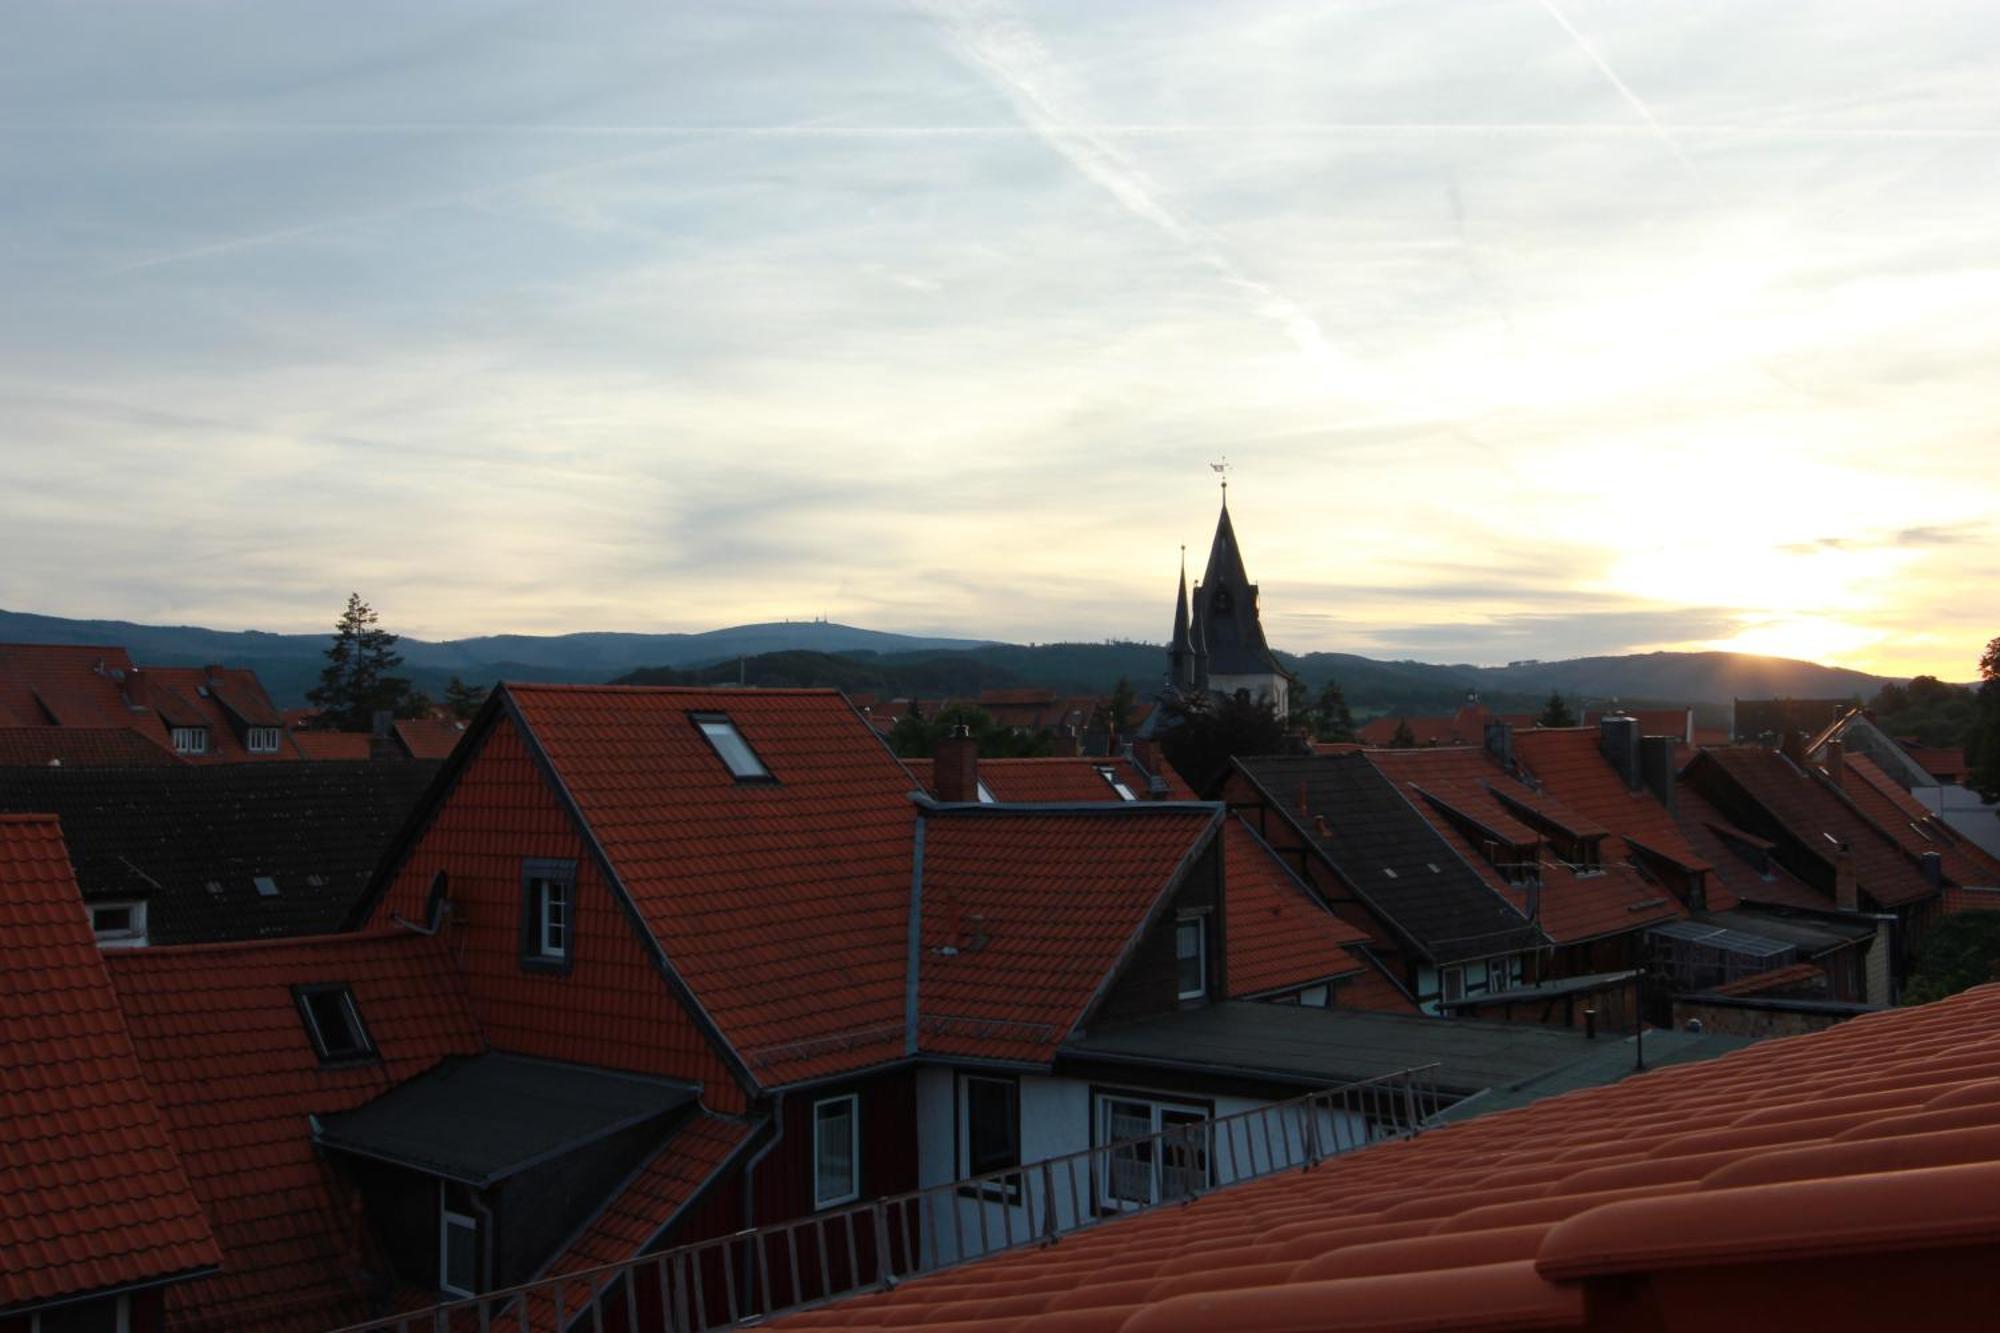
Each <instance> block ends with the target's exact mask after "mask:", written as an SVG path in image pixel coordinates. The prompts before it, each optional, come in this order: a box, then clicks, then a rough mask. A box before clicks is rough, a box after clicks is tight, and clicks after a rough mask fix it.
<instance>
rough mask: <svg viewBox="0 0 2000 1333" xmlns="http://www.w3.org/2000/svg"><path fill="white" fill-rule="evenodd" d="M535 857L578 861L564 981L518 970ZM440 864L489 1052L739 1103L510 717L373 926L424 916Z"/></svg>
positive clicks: (451, 923)
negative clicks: (618, 1072) (526, 868)
mask: <svg viewBox="0 0 2000 1333" xmlns="http://www.w3.org/2000/svg"><path fill="white" fill-rule="evenodd" d="M541 857H548V858H558V859H563V860H572V861H575V862H576V863H577V880H576V900H575V903H574V907H573V917H574V920H573V923H572V930H571V941H570V957H571V964H570V969H569V971H568V972H566V973H561V974H549V973H542V972H531V971H528V970H526V969H524V968H523V967H522V966H521V960H520V952H521V933H520V932H521V863H522V862H523V861H524V860H527V859H530V858H541ZM440 870H442V871H445V872H446V874H447V875H448V876H449V883H450V898H451V902H452V911H451V915H450V917H449V918H448V924H447V926H446V938H447V942H448V944H449V946H450V949H451V952H452V954H453V956H454V957H455V958H456V959H457V960H458V962H459V965H460V969H461V972H462V975H463V976H464V978H465V984H466V987H467V990H468V992H469V993H470V996H471V1000H472V1008H473V1013H474V1015H475V1016H476V1017H477V1018H478V1020H479V1024H480V1026H481V1028H482V1029H483V1030H484V1032H485V1034H486V1037H487V1040H488V1041H490V1042H491V1043H492V1044H493V1046H494V1047H495V1048H497V1049H500V1050H506V1051H514V1052H518V1053H520V1054H524V1055H534V1056H540V1057H543V1058H545V1059H551V1060H573V1061H577V1062H579V1063H583V1064H594V1065H605V1066H609V1067H612V1068H618V1069H629V1070H633V1071H635V1072H638V1073H646V1074H655V1075H660V1076H663V1077H670V1078H680V1079H688V1080H692V1081H694V1082H698V1083H701V1084H703V1085H704V1086H705V1091H704V1094H703V1098H702V1100H703V1102H704V1103H705V1104H706V1105H708V1106H710V1107H712V1108H714V1109H715V1110H718V1111H732V1112H734V1111H742V1110H743V1109H744V1108H745V1101H744V1097H743V1093H742V1089H741V1088H740V1086H739V1085H738V1084H737V1083H736V1081H735V1079H734V1078H733V1077H732V1075H731V1074H730V1072H729V1068H728V1066H727V1065H726V1064H725V1063H724V1062H723V1059H722V1057H721V1056H720V1054H719V1053H718V1052H717V1050H716V1048H715V1046H714V1045H713V1043H712V1042H711V1041H710V1039H709V1038H708V1037H707V1035H706V1034H705V1033H704V1032H703V1031H702V1029H701V1027H700V1026H699V1025H698V1024H697V1022H696V1020H695V1018H694V1016H693V1015H692V1014H691V1013H690V1012H689V1011H688V1009H687V1008H686V1007H685V1005H683V1004H682V1002H681V1001H680V1000H679V998H678V997H676V996H675V995H674V994H673V992H672V991H671V990H670V989H669V987H668V983H667V981H666V979H665V978H664V977H663V976H661V974H660V972H659V969H658V967H657V966H656V964H655V962H654V959H653V957H652V951H651V946H650V945H649V944H647V943H646V942H644V941H643V940H642V938H641V937H640V935H639V934H638V931H637V928H636V926H635V924H634V923H633V921H632V919H631V917H630V915H629V914H628V912H627V911H626V910H625V908H624V906H623V904H622V903H621V902H619V901H618V900H617V899H616V898H614V896H613V893H612V890H611V887H610V885H609V884H608V883H607V881H606V880H605V878H604V876H603V874H602V873H601V872H600V871H599V869H598V867H597V864H596V862H595V861H593V860H592V859H591V855H590V852H589V850H588V849H587V848H586V846H585V844H584V840H583V837H582V835H581V833H580V832H579V831H578V829H577V828H576V826H575V823H574V821H572V820H571V818H570V816H569V814H568V812H567V811H566V810H565V809H564V807H563V805H562V803H561V801H560V799H559V798H558V796H557V794H556V792H555V791H554V790H553V789H552V788H551V787H550V785H549V783H548V781H547V780H546V779H545V778H544V776H543V774H542V770H541V769H540V767H539V766H538V765H537V764H536V763H535V761H534V759H533V758H532V757H531V755H530V754H529V752H528V747H527V744H526V742H525V740H524V739H523V738H522V736H521V735H520V733H519V732H518V730H517V729H516V728H515V726H514V723H513V722H512V720H511V719H507V718H502V719H500V720H499V721H498V722H497V723H496V724H495V726H494V729H493V731H492V732H491V733H490V734H489V735H488V736H487V737H486V739H485V742H484V744H483V745H482V746H481V748H480V751H479V753H478V754H476V755H474V756H473V757H472V760H471V762H470V763H468V764H467V765H466V766H465V769H464V771H463V772H462V773H461V774H460V775H459V780H458V782H457V785H456V786H455V787H453V789H452V790H451V792H450V793H449V794H448V795H447V796H446V797H445V799H444V802H443V805H442V807H441V808H440V809H439V810H438V811H437V813H436V815H435V816H434V818H433V819H432V821H431V824H430V826H429V827H428V828H427V829H426V830H425V831H424V833H423V834H422V836H421V837H420V838H419V840H418V842H417V845H416V847H415V848H414V850H413V851H412V853H411V855H410V856H409V858H408V859H407V860H406V861H405V863H404V864H403V866H402V868H401V870H400V871H399V872H398V874H397V876H396V879H395V882H394V884H393V885H392V886H391V887H390V890H389V892H388V893H387V894H386V895H385V896H384V898H383V901H382V902H381V904H379V905H378V906H377V908H376V909H375V914H374V916H375V920H376V921H378V922H379V921H384V920H387V918H388V916H389V914H390V913H395V914H398V915H401V916H402V917H404V918H405V919H408V920H421V919H422V918H423V912H424V900H425V896H426V895H427V894H428V892H429V890H430V885H431V882H432V878H433V877H434V876H435V875H436V874H437V872H438V871H440Z"/></svg>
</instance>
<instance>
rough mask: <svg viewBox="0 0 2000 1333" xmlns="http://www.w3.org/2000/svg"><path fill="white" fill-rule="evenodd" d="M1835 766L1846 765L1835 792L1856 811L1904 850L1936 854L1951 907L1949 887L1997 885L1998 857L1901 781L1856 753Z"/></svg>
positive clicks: (1952, 896) (1999, 879)
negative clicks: (1945, 819)
mask: <svg viewBox="0 0 2000 1333" xmlns="http://www.w3.org/2000/svg"><path fill="white" fill-rule="evenodd" d="M1841 765H1842V767H1843V768H1844V769H1845V770H1847V771H1846V773H1845V774H1844V775H1843V777H1842V780H1841V783H1840V790H1841V793H1842V794H1843V795H1845V796H1846V797H1847V799H1848V800H1850V801H1852V802H1853V803H1854V804H1855V806H1856V808H1858V809H1859V810H1860V811H1861V813H1862V814H1864V815H1866V816H1868V818H1869V819H1871V820H1873V821H1874V823H1875V824H1876V826H1877V827H1879V828H1880V829H1882V831H1883V832H1885V833H1887V834H1888V835H1889V836H1890V837H1891V838H1893V839H1894V840H1895V841H1896V844H1897V845H1898V846H1900V847H1901V848H1902V849H1903V850H1904V851H1905V852H1908V853H1909V854H1910V855H1912V856H1921V855H1922V854H1923V853H1925V852H1936V853H1937V854H1938V857H1939V860H1940V862H1941V865H1940V868H1941V869H1942V870H1943V872H1944V876H1945V878H1946V879H1947V880H1948V881H1949V882H1950V887H1949V888H1947V891H1946V895H1945V897H1946V906H1947V907H1951V908H1953V910H1957V905H1956V903H1955V901H1954V900H1955V899H1956V898H1957V897H1958V896H1959V895H1955V894H1953V893H1952V892H1951V889H1952V888H1980V889H1992V888H2000V861H1995V860H1994V859H1993V857H1991V856H1989V855H1987V853H1986V851H1985V849H1983V848H1981V847H1980V846H1979V845H1978V844H1977V843H1974V842H1971V841H1968V840H1966V839H1965V838H1963V837H1961V836H1960V835H1959V834H1958V833H1957V832H1956V831H1955V830H1953V829H1952V828H1951V827H1950V826H1949V825H1948V824H1945V823H1944V822H1943V821H1942V820H1940V819H1939V818H1938V817H1937V816H1936V815H1933V814H1932V813H1931V812H1930V811H1929V810H1926V809H1925V808H1924V807H1923V804H1922V803H1921V802H1919V801H1918V800H1917V799H1916V798H1915V797H1914V796H1912V795H1910V793H1909V792H1907V791H1905V790H1904V789H1903V787H1902V784H1901V783H1899V782H1897V781H1896V780H1895V779H1894V778H1892V777H1890V776H1889V775H1888V774H1887V773H1884V772H1883V771H1882V768H1881V765H1879V764H1877V763H1876V762H1875V761H1874V760H1872V759H1870V758H1869V757H1868V756H1867V755H1865V754H1859V753H1857V754H1850V755H1846V756H1844V757H1843V759H1842V761H1841ZM1981 905H1982V906H1983V905H1985V904H1981Z"/></svg>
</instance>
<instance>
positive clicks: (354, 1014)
mask: <svg viewBox="0 0 2000 1333" xmlns="http://www.w3.org/2000/svg"><path fill="white" fill-rule="evenodd" d="M293 994H294V995H295V996H296V997H297V999H298V1002H299V1013H300V1015H301V1016H303V1017H304V1019H305V1023H306V1035H307V1036H309V1037H311V1038H312V1044H313V1049H314V1050H315V1051H317V1052H319V1058H320V1063H321V1064H333V1063H335V1062H338V1061H347V1060H361V1059H366V1058H367V1057H368V1056H371V1055H373V1054H374V1053H375V1044H374V1043H373V1042H371V1041H369V1040H368V1029H367V1028H365V1027H363V1026H362V1025H361V1011H360V1010H359V1009H357V1008H355V1006H354V992H353V990H351V989H350V988H349V987H348V986H347V985H345V984H344V983H341V982H334V983H331V984H328V985H323V986H300V987H298V988H297V989H296V990H295V991H293Z"/></svg>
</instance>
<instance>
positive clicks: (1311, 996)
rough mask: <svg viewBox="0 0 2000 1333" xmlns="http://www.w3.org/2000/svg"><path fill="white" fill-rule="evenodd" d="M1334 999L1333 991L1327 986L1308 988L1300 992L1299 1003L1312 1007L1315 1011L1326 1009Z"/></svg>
mask: <svg viewBox="0 0 2000 1333" xmlns="http://www.w3.org/2000/svg"><path fill="white" fill-rule="evenodd" d="M1332 998H1333V993H1332V991H1331V990H1330V989H1329V988H1327V987H1325V986H1308V987H1306V988H1305V989H1304V990H1302V991H1300V992H1299V1003H1300V1004H1304V1005H1310V1006H1311V1007H1312V1008H1314V1009H1324V1008H1326V1007H1327V1002H1328V1001H1329V1000H1330V999H1332Z"/></svg>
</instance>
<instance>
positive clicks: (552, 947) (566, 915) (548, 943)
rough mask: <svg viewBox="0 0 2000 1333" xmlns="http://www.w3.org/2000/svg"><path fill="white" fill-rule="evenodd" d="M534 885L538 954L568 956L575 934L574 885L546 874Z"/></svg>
mask: <svg viewBox="0 0 2000 1333" xmlns="http://www.w3.org/2000/svg"><path fill="white" fill-rule="evenodd" d="M535 886H536V887H535V956H536V957H537V958H551V959H567V958H568V957H569V942H570V937H571V936H572V935H573V934H575V930H574V922H575V915H576V914H575V912H574V911H573V910H571V909H572V903H571V899H572V898H573V897H574V896H575V895H574V893H573V892H572V885H571V884H570V881H568V880H566V879H559V878H556V877H554V876H546V877H544V878H541V879H537V880H536V881H535ZM551 909H554V910H553V911H552V910H551Z"/></svg>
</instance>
